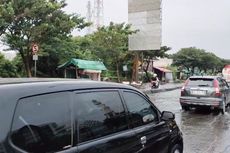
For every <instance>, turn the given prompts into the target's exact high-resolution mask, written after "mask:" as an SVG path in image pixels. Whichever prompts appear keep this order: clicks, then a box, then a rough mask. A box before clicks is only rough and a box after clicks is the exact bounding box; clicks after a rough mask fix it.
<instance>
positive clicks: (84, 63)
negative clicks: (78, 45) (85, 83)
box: [58, 58, 107, 70]
mask: <svg viewBox="0 0 230 153" xmlns="http://www.w3.org/2000/svg"><path fill="white" fill-rule="evenodd" d="M70 65H74V66H76V67H77V68H79V69H85V70H107V69H106V67H105V65H104V64H103V63H102V62H100V61H88V60H81V59H75V58H72V59H71V60H70V61H68V62H65V63H64V64H62V65H60V66H58V68H65V67H68V66H70Z"/></svg>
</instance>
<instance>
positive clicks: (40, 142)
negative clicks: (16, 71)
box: [0, 79, 183, 153]
mask: <svg viewBox="0 0 230 153" xmlns="http://www.w3.org/2000/svg"><path fill="white" fill-rule="evenodd" d="M0 97H1V99H0V153H24V152H30V153H53V152H63V153H64V152H65V153H137V152H138V153H174V152H175V153H177V152H179V153H182V152H183V139H182V133H181V132H180V130H179V128H178V127H177V125H176V123H175V121H174V118H175V117H174V114H173V113H171V112H166V111H165V112H162V113H161V112H160V111H159V110H158V109H157V108H156V107H155V106H154V105H153V104H152V103H151V101H150V99H149V98H148V97H147V96H146V95H144V94H143V93H141V92H140V91H138V90H137V89H136V88H134V87H131V86H128V85H123V84H116V83H108V82H95V81H87V80H74V81H73V80H59V79H57V80H55V79H52V80H50V79H20V80H17V79H13V80H10V79H6V80H4V79H0Z"/></svg>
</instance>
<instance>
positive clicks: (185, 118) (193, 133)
mask: <svg viewBox="0 0 230 153" xmlns="http://www.w3.org/2000/svg"><path fill="white" fill-rule="evenodd" d="M149 97H150V98H151V100H152V101H153V103H154V104H155V105H156V106H157V107H158V108H159V109H160V110H161V111H163V110H166V111H171V112H173V113H175V115H176V121H177V124H178V126H179V127H180V129H181V130H182V132H183V138H184V153H230V129H229V128H230V110H229V108H228V109H227V112H226V113H225V115H222V114H221V113H218V112H213V111H211V110H209V109H193V110H190V111H183V110H182V109H181V106H180V104H179V97H180V90H173V91H169V92H161V93H155V94H150V95H149Z"/></svg>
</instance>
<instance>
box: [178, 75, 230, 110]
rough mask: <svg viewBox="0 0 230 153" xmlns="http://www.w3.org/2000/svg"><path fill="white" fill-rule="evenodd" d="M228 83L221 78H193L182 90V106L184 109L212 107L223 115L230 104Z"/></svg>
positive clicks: (187, 81)
mask: <svg viewBox="0 0 230 153" xmlns="http://www.w3.org/2000/svg"><path fill="white" fill-rule="evenodd" d="M229 92H230V89H229V85H228V83H227V82H226V81H225V80H224V79H223V78H222V77H219V76H192V77H190V78H188V79H187V80H186V82H185V84H184V86H183V87H182V89H181V97H180V104H181V107H182V109H184V110H189V109H190V107H201V106H202V107H210V108H211V109H218V110H220V111H221V113H222V114H224V112H225V108H226V107H227V106H228V105H229V103H230V94H229Z"/></svg>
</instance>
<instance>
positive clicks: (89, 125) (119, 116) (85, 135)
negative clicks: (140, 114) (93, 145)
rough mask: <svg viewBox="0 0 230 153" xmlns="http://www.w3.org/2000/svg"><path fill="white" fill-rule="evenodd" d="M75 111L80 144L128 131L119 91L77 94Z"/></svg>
mask: <svg viewBox="0 0 230 153" xmlns="http://www.w3.org/2000/svg"><path fill="white" fill-rule="evenodd" d="M74 110H75V114H76V123H77V121H78V126H77V127H78V128H77V129H78V131H79V132H76V133H78V134H79V143H81V142H85V141H88V140H92V139H96V138H99V137H103V136H106V135H109V134H112V133H116V132H119V131H122V130H126V129H128V124H127V120H126V114H125V110H124V107H123V105H122V102H121V98H120V95H119V93H118V92H117V91H103V92H87V93H77V94H76V99H75V100H74Z"/></svg>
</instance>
